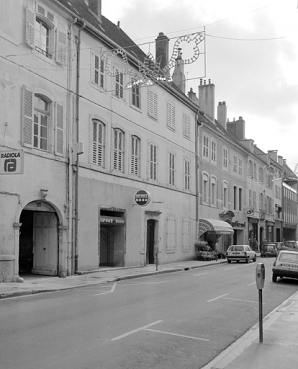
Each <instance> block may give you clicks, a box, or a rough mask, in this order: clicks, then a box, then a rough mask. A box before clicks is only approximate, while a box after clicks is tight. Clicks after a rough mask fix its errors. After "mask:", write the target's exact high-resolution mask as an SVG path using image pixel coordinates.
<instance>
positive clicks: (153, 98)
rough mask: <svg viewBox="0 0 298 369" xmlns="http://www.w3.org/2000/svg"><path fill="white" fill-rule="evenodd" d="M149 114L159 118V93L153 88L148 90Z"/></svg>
mask: <svg viewBox="0 0 298 369" xmlns="http://www.w3.org/2000/svg"><path fill="white" fill-rule="evenodd" d="M148 115H149V116H150V117H151V118H153V119H155V120H157V94H156V93H155V92H153V91H151V90H149V91H148Z"/></svg>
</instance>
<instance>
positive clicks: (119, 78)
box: [115, 68, 124, 99]
mask: <svg viewBox="0 0 298 369" xmlns="http://www.w3.org/2000/svg"><path fill="white" fill-rule="evenodd" d="M115 74H116V76H115V96H117V97H118V98H119V99H123V83H124V80H123V78H124V77H123V72H121V71H119V69H117V68H116V69H115Z"/></svg>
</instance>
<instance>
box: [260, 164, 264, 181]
mask: <svg viewBox="0 0 298 369" xmlns="http://www.w3.org/2000/svg"><path fill="white" fill-rule="evenodd" d="M259 182H261V183H264V169H263V168H262V167H259Z"/></svg>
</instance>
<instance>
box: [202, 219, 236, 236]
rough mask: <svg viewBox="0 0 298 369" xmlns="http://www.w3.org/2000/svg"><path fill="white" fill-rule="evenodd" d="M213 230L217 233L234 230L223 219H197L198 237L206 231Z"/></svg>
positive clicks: (228, 232) (226, 232)
mask: <svg viewBox="0 0 298 369" xmlns="http://www.w3.org/2000/svg"><path fill="white" fill-rule="evenodd" d="M207 231H213V232H216V233H217V234H233V233H234V230H233V228H232V226H231V225H230V224H229V223H227V222H224V221H223V220H218V219H200V220H199V235H198V236H199V237H200V236H201V235H202V234H203V233H205V232H207Z"/></svg>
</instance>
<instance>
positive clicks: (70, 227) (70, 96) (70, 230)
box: [66, 18, 78, 275]
mask: <svg viewBox="0 0 298 369" xmlns="http://www.w3.org/2000/svg"><path fill="white" fill-rule="evenodd" d="M77 21H78V19H77V18H75V19H74V20H73V22H71V23H69V35H68V50H69V51H68V63H67V65H68V71H67V78H68V81H67V91H68V98H67V112H66V117H67V127H68V147H67V154H68V173H67V174H68V183H67V186H68V188H67V196H68V199H67V203H68V236H67V275H71V274H72V271H73V267H72V251H73V250H72V239H73V182H72V181H73V174H72V165H73V151H72V146H73V145H72V142H73V134H72V131H73V130H72V124H71V122H72V119H73V116H74V104H73V102H74V95H73V93H72V92H71V91H72V85H71V82H72V78H71V77H72V69H73V68H72V55H71V54H72V53H71V50H72V45H71V43H72V35H73V25H74V24H76V23H77Z"/></svg>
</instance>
